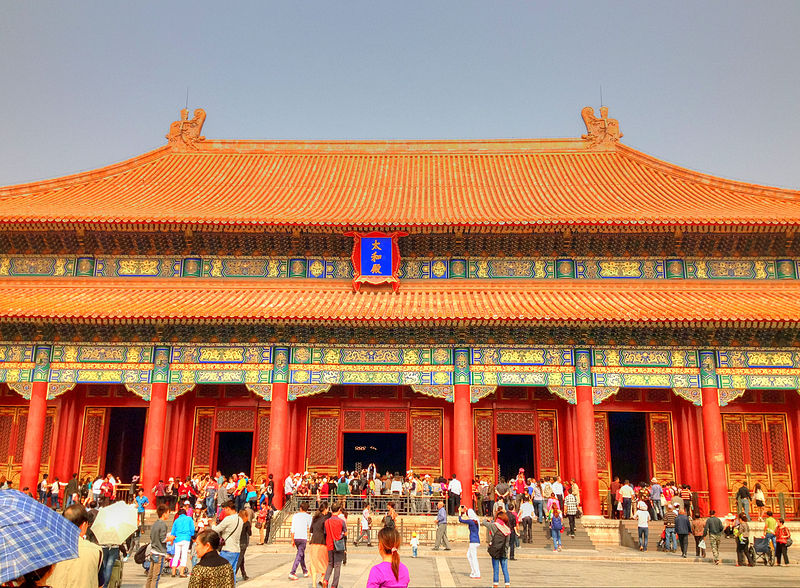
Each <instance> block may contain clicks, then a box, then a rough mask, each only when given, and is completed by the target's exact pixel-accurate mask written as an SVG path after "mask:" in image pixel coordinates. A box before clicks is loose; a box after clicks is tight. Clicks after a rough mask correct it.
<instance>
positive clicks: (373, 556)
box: [123, 544, 800, 588]
mask: <svg viewBox="0 0 800 588" xmlns="http://www.w3.org/2000/svg"><path fill="white" fill-rule="evenodd" d="M522 551H523V553H520V555H519V557H518V559H517V560H516V561H509V562H508V563H509V572H510V576H511V585H512V586H514V587H527V586H531V587H533V586H536V587H537V588H539V587H541V586H555V585H558V586H570V587H577V586H614V587H615V588H619V587H621V586H637V587H640V586H664V585H671V586H683V587H689V586H700V585H702V586H711V587H716V586H720V587H722V586H724V587H727V588H730V587H732V586H777V587H783V586H792V587H796V586H798V585H800V565H797V564H796V563H795V564H792V565H791V566H789V567H773V568H770V567H765V566H763V565H757V566H756V567H754V568H745V567H742V568H739V567H736V566H734V565H733V563H726V564H723V565H720V566H714V565H712V564H711V563H710V562H709V561H708V560H705V561H704V560H701V559H699V558H694V557H690V558H688V559H683V558H681V557H680V556H676V555H674V554H669V553H642V554H640V553H639V552H631V551H630V550H625V549H621V548H617V549H606V550H598V551H588V550H587V551H583V552H578V551H577V550H573V551H567V550H565V551H562V552H560V553H553V552H546V551H544V550H540V549H527V550H522ZM465 554H466V545H464V544H455V545H454V546H453V549H452V550H451V551H449V552H441V551H440V552H430V551H423V552H421V554H420V557H418V558H416V559H415V558H412V557H410V554H409V553H407V552H406V550H402V558H403V559H402V561H403V563H405V564H406V565H407V566H408V568H409V571H410V573H411V586H412V587H414V588H428V587H436V588H450V587H453V588H455V587H464V586H469V587H475V588H484V587H489V586H491V585H492V581H491V580H492V573H491V570H492V567H491V560H490V559H489V557H488V555H486V548H485V546H482V548H481V549H480V550H479V551H478V554H479V556H478V559H479V563H480V568H481V573H482V577H481V579H480V580H473V579H471V578H469V564H468V563H467V560H466V557H465ZM798 554H800V551H799V552H798ZM793 556H794V554H793V553H792V552H791V550H790V555H789V557H790V558H792V557H793ZM794 559H795V560H796V559H797V556H795V557H794ZM293 560H294V552H293V551H292V550H291V548H289V547H288V546H280V547H277V548H276V547H273V546H267V547H259V546H256V547H251V548H250V549H248V551H247V556H246V562H247V563H246V568H247V571H248V574H249V575H250V578H251V579H250V580H249V581H247V582H243V581H241V580H238V584H237V586H242V587H243V588H267V587H269V588H272V587H275V588H280V587H284V586H286V587H289V586H292V587H295V588H313V587H312V586H311V581H310V579H309V578H303V577H301V578H300V579H299V580H298V581H291V580H289V579H288V573H289V570H290V568H291V564H292V561H293ZM379 561H380V558H379V557H378V554H377V550H376V549H375V548H366V547H363V548H362V547H359V548H351V549H350V551H349V553H348V563H347V565H346V566H342V575H341V581H340V583H339V585H340V588H364V587H365V586H366V582H367V575H368V574H369V569H370V568H371V567H372V566H373V565H374V564H376V563H378V562H379ZM143 584H144V573H143V570H142V568H141V566H137V565H136V564H134V563H133V561H132V560H130V561H129V562H128V563H127V564H125V572H124V582H123V588H134V587H140V586H142V585H143ZM187 585H188V580H186V579H180V578H168V577H163V578H162V581H161V582H160V583H159V586H160V587H162V588H185V587H186V586H187ZM501 586H502V576H501Z"/></svg>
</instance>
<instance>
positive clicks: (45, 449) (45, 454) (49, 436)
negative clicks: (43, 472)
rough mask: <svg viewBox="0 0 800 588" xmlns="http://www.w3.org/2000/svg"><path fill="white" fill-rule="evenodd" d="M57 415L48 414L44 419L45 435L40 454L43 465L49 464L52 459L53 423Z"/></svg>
mask: <svg viewBox="0 0 800 588" xmlns="http://www.w3.org/2000/svg"><path fill="white" fill-rule="evenodd" d="M55 420H56V418H55V416H54V415H52V414H48V415H47V417H46V418H45V420H44V437H42V453H41V455H40V459H41V465H42V466H47V462H48V460H49V459H50V447H51V446H52V445H53V424H54V423H55Z"/></svg>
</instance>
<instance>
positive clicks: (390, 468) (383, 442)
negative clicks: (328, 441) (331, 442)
mask: <svg viewBox="0 0 800 588" xmlns="http://www.w3.org/2000/svg"><path fill="white" fill-rule="evenodd" d="M343 437H344V439H343V440H342V446H343V448H344V453H343V456H342V467H343V469H345V470H348V471H350V470H360V469H363V468H366V467H367V466H368V465H369V464H371V463H374V464H375V465H376V466H377V468H378V472H379V473H381V474H383V473H385V472H389V473H391V474H400V475H401V476H403V475H405V473H406V469H407V468H406V434H405V433H345V434H344V435H343Z"/></svg>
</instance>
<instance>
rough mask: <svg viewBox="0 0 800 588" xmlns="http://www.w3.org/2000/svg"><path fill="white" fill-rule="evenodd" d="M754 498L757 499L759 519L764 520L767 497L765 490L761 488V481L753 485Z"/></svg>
mask: <svg viewBox="0 0 800 588" xmlns="http://www.w3.org/2000/svg"><path fill="white" fill-rule="evenodd" d="M753 500H754V501H755V503H756V509H757V510H758V520H759V522H761V521H762V520H764V509H765V508H766V506H767V504H766V500H767V499H766V497H765V496H764V490H763V489H762V488H761V484H760V483H759V482H756V485H755V486H753ZM767 516H769V515H767Z"/></svg>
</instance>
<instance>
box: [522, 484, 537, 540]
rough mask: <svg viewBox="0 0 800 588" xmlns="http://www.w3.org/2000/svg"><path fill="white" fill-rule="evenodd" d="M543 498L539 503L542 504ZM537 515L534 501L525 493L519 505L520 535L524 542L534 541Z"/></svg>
mask: <svg viewBox="0 0 800 588" xmlns="http://www.w3.org/2000/svg"><path fill="white" fill-rule="evenodd" d="M541 502H542V501H541V500H540V501H539V503H540V504H541ZM534 516H535V512H534V508H533V503H532V502H531V498H530V496H529V495H527V494H526V495H525V496H524V497H523V499H522V504H521V505H520V507H519V521H520V531H521V533H520V535H521V536H522V542H523V543H533V517H534Z"/></svg>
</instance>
